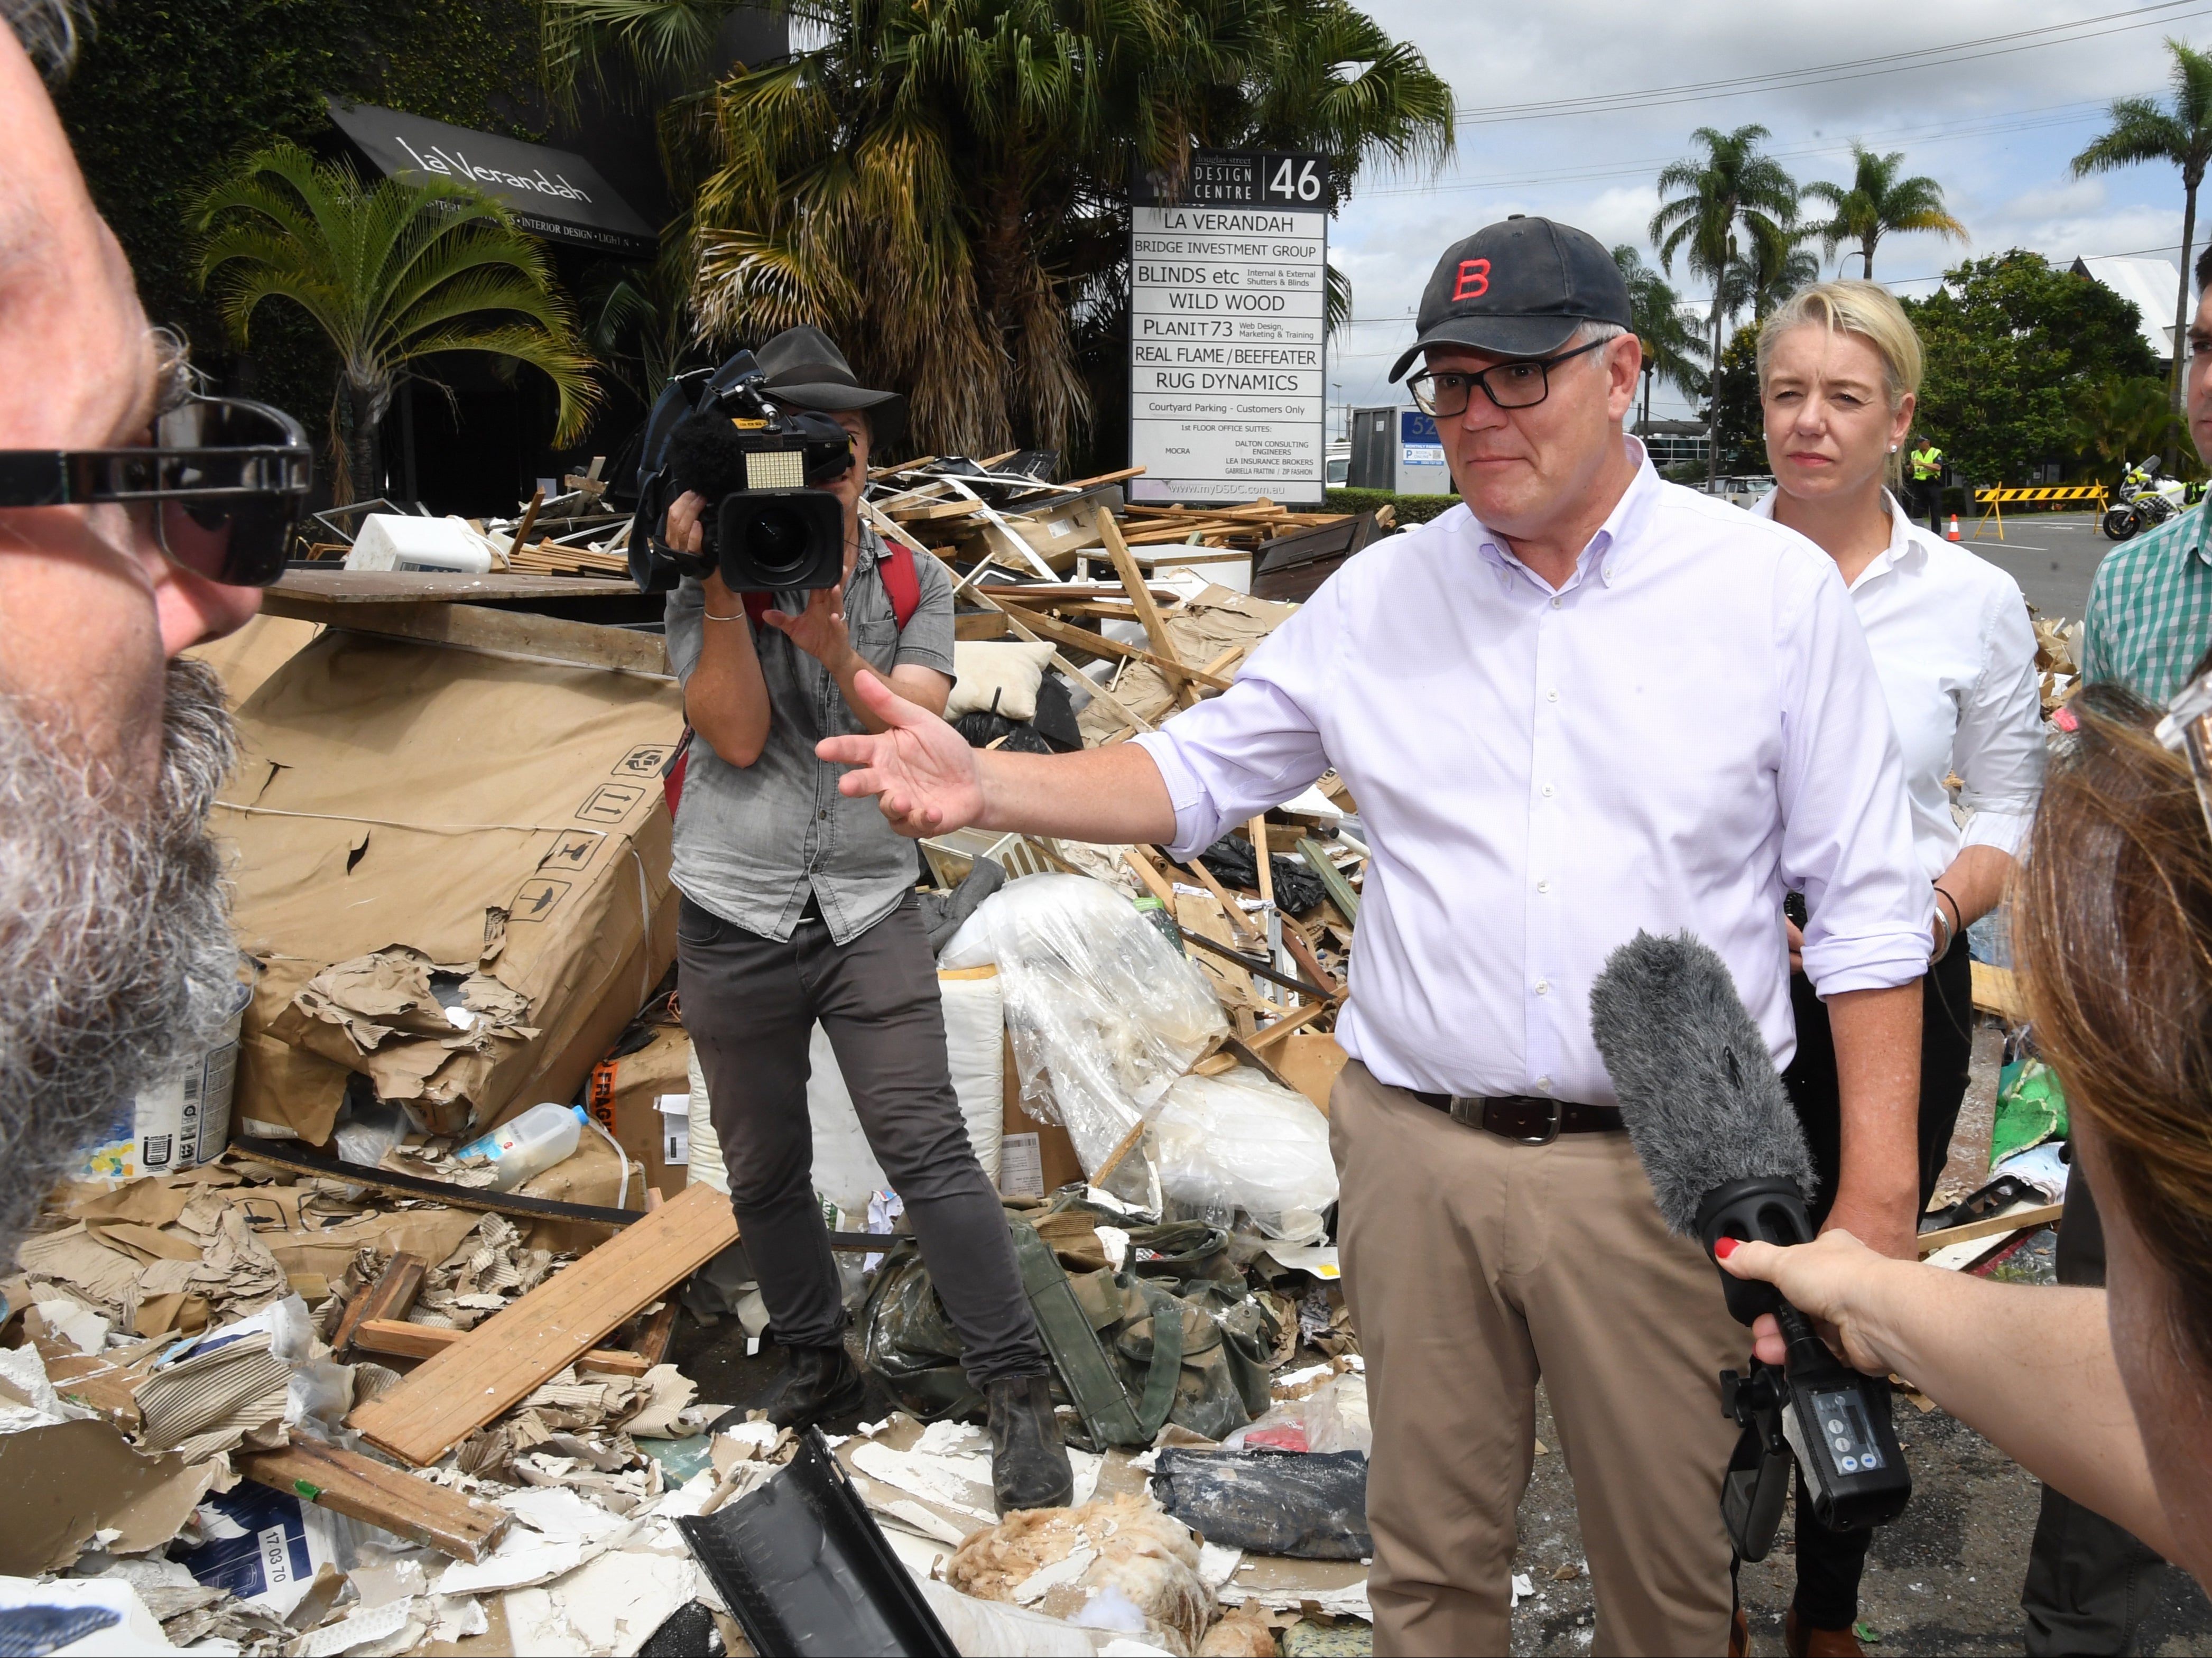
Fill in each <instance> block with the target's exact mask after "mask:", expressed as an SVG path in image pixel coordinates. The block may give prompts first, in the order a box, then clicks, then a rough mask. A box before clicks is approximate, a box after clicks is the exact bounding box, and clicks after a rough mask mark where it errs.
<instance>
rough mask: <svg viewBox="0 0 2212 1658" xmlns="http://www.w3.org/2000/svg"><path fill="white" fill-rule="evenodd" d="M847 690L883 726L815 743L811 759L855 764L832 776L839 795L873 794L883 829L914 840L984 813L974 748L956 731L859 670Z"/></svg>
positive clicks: (958, 826)
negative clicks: (872, 733)
mask: <svg viewBox="0 0 2212 1658" xmlns="http://www.w3.org/2000/svg"><path fill="white" fill-rule="evenodd" d="M853 687H854V690H855V691H856V692H858V693H859V695H860V700H861V701H864V702H866V704H867V705H868V707H869V708H872V709H873V710H874V711H875V714H876V717H877V718H878V720H882V721H883V722H884V725H886V726H889V727H890V729H889V730H887V731H885V732H882V733H880V734H879V735H877V736H872V737H825V738H823V739H822V740H821V741H820V742H819V743H817V744H815V745H814V752H815V754H816V756H817V757H818V758H821V759H823V760H829V761H834V762H836V763H837V764H839V765H842V766H854V767H858V768H859V769H858V770H855V771H849V772H847V773H846V774H844V775H843V776H842V777H841V778H839V779H838V780H837V787H838V790H839V792H840V793H845V794H852V795H860V794H872V795H874V796H875V797H876V805H877V806H878V808H879V809H880V810H881V811H882V812H883V814H884V817H886V818H888V819H890V826H891V827H892V828H893V829H896V830H897V831H898V832H899V833H900V834H901V835H906V836H908V837H909V838H910V839H915V840H919V839H920V838H921V836H923V835H943V834H945V832H946V831H948V830H951V829H964V828H966V827H967V826H968V825H969V824H970V823H974V822H975V820H976V819H977V818H978V817H981V816H982V815H983V780H982V776H981V773H980V772H979V771H978V769H977V768H976V765H975V750H973V749H971V748H969V746H968V744H967V741H966V739H965V738H963V737H962V736H961V735H960V733H959V732H957V731H955V730H953V728H952V727H951V726H950V725H949V724H947V723H946V722H945V720H940V719H939V718H938V716H937V715H935V714H930V713H927V711H925V710H923V709H921V708H916V707H915V705H914V704H913V703H911V702H909V701H907V700H906V699H905V698H904V697H902V696H901V695H899V694H898V693H897V692H896V691H894V690H892V689H890V687H889V686H888V685H886V684H884V682H883V681H882V680H881V679H878V677H876V676H875V675H874V674H873V673H872V672H869V671H866V670H863V671H861V672H860V675H859V676H858V677H856V678H855V679H854V682H853Z"/></svg>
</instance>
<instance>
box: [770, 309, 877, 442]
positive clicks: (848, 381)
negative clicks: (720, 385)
mask: <svg viewBox="0 0 2212 1658" xmlns="http://www.w3.org/2000/svg"><path fill="white" fill-rule="evenodd" d="M753 360H754V361H756V362H757V363H759V364H760V367H761V373H762V374H764V375H765V376H767V380H768V384H767V386H766V387H765V389H766V391H767V392H768V394H769V396H770V397H771V398H779V399H781V401H783V402H785V403H788V404H794V405H795V406H797V407H799V408H800V409H814V410H820V411H821V412H822V413H823V414H828V415H838V414H843V413H845V412H847V411H848V410H863V411H865V412H866V415H867V416H868V440H869V444H870V446H871V447H872V449H875V450H878V451H884V450H889V449H890V446H891V445H892V444H894V443H896V441H897V440H898V439H899V436H900V434H902V433H903V432H904V431H905V430H906V398H904V397H903V396H902V395H901V394H900V393H898V392H878V391H874V390H872V389H871V388H869V387H867V386H863V385H861V384H860V376H858V375H857V374H854V372H853V365H852V364H850V363H848V362H847V361H845V354H844V353H843V352H842V351H840V350H839V349H837V346H836V342H835V341H833V340H832V339H831V338H830V337H829V336H828V335H827V334H825V333H823V331H821V330H820V329H818V328H814V327H810V326H809V325H806V324H805V323H801V324H800V325H799V326H798V327H796V328H787V329H785V330H784V331H783V332H781V334H778V335H777V336H776V337H775V338H774V339H772V340H769V342H768V343H766V344H764V345H763V346H762V347H761V348H760V349H759V350H757V351H756V352H754V353H753Z"/></svg>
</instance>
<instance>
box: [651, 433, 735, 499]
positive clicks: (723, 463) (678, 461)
mask: <svg viewBox="0 0 2212 1658" xmlns="http://www.w3.org/2000/svg"><path fill="white" fill-rule="evenodd" d="M667 458H668V470H669V471H670V473H671V475H672V476H673V477H678V478H681V479H682V480H683V481H684V488H685V489H690V490H691V491H693V492H694V493H695V494H697V495H704V496H705V497H706V498H707V499H708V501H710V502H719V501H720V500H721V499H722V497H723V496H724V495H733V494H735V493H736V492H737V491H738V490H739V489H745V488H748V487H749V486H748V484H747V483H746V480H745V446H744V444H742V443H740V442H739V441H738V428H736V427H734V426H732V424H731V423H730V421H729V417H728V416H726V415H720V414H714V413H707V414H698V415H689V416H685V417H684V419H683V420H682V421H681V422H678V425H677V428H676V429H675V430H674V431H672V432H671V433H670V434H668V449H667Z"/></svg>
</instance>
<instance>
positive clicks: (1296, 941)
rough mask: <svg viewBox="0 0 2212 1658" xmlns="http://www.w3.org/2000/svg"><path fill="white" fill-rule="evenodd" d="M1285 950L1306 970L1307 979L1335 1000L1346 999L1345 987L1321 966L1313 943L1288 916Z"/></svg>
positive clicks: (1285, 925) (1285, 920) (1286, 920)
mask: <svg viewBox="0 0 2212 1658" xmlns="http://www.w3.org/2000/svg"><path fill="white" fill-rule="evenodd" d="M1283 948H1284V949H1285V950H1289V951H1290V952H1291V960H1292V961H1294V962H1296V963H1297V964H1298V965H1299V966H1300V967H1302V968H1304V969H1305V970H1306V977H1308V978H1309V979H1311V980H1312V981H1314V982H1315V983H1316V984H1317V985H1319V986H1320V987H1322V989H1323V990H1326V991H1327V992H1328V993H1329V995H1330V997H1331V998H1332V999H1334V1000H1337V1001H1342V1000H1343V999H1344V987H1343V986H1342V985H1340V984H1339V983H1337V981H1336V975H1334V974H1333V973H1331V972H1330V971H1329V970H1328V969H1327V968H1325V967H1323V966H1322V964H1321V957H1318V956H1316V955H1315V954H1314V947H1313V941H1312V940H1311V939H1310V938H1307V937H1306V935H1305V931H1304V928H1302V927H1300V926H1298V924H1297V922H1296V921H1294V920H1291V918H1290V917H1289V916H1287V915H1285V917H1283Z"/></svg>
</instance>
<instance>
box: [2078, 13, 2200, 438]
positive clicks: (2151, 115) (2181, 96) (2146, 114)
mask: <svg viewBox="0 0 2212 1658" xmlns="http://www.w3.org/2000/svg"><path fill="white" fill-rule="evenodd" d="M2166 51H2167V52H2169V53H2171V54H2172V58H2173V69H2172V83H2173V106H2172V108H2171V109H2166V108H2161V107H2160V106H2159V104H2158V102H2157V101H2156V100H2154V99H2149V98H2120V99H2116V100H2113V103H2112V127H2111V130H2110V131H2106V132H2105V133H2104V134H2102V135H2101V136H2100V137H2096V138H2094V139H2092V140H2091V141H2090V143H2089V147H2088V148H2087V149H2085V150H2083V151H2082V152H2081V154H2080V155H2076V156H2075V158H2074V176H2075V178H2077V179H2080V178H2086V177H2087V175H2088V174H2090V173H2110V172H2112V171H2113V170H2115V169H2116V168H2118V167H2133V166H2134V165H2135V164H2136V162H2138V161H2169V162H2171V163H2172V165H2174V166H2175V167H2179V168H2180V169H2181V191H2182V212H2181V286H2180V288H2179V291H2178V292H2177V293H2176V294H2175V295H2174V300H2173V364H2172V376H2171V384H2170V385H2169V386H2168V387H2167V392H2166V395H2167V399H2168V401H2169V402H2170V403H2171V404H2172V406H2173V412H2174V413H2175V414H2176V415H2177V416H2179V414H2180V413H2181V358H2182V343H2183V342H2184V341H2185V339H2186V338H2187V337H2188V334H2189V256H2190V253H2191V249H2192V246H2193V244H2194V243H2195V242H2196V240H2197V185H2201V184H2203V182H2204V166H2205V163H2206V162H2207V161H2212V53H2208V52H2199V51H2197V49H2196V48H2195V47H2194V46H2187V45H2185V44H2184V43H2183V42H2181V41H2179V40H2176V39H2172V37H2171V36H2169V37H2168V38H2167V39H2166Z"/></svg>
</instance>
